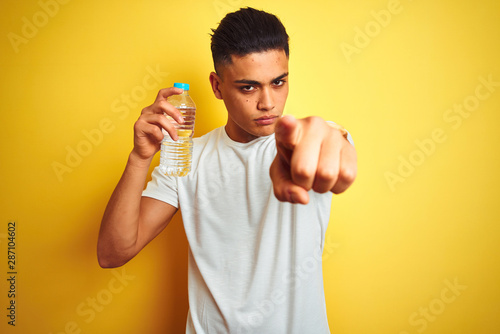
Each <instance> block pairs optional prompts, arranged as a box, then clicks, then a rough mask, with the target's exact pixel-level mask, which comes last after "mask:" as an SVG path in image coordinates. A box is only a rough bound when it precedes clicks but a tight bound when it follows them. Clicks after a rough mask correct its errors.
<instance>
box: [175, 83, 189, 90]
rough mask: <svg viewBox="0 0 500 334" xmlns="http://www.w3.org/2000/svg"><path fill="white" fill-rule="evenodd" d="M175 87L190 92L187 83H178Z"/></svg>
mask: <svg viewBox="0 0 500 334" xmlns="http://www.w3.org/2000/svg"><path fill="white" fill-rule="evenodd" d="M174 87H175V88H182V89H184V90H189V84H187V83H180V82H176V83H174Z"/></svg>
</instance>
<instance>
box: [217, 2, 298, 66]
mask: <svg viewBox="0 0 500 334" xmlns="http://www.w3.org/2000/svg"><path fill="white" fill-rule="evenodd" d="M212 32H213V34H212V42H211V49H212V58H213V61H214V68H215V70H216V71H217V66H218V65H227V64H231V56H232V55H237V56H245V55H247V54H249V53H253V52H263V51H269V50H284V51H285V53H286V56H287V57H288V56H289V53H290V51H289V47H288V34H287V33H286V29H285V27H284V26H283V24H282V23H281V21H280V20H279V19H278V18H277V17H276V16H275V15H273V14H269V13H266V12H264V11H262V10H257V9H254V8H251V7H247V8H241V9H239V10H238V11H236V12H233V13H229V14H227V15H226V16H225V17H224V18H223V19H222V21H220V23H219V26H218V27H217V29H212Z"/></svg>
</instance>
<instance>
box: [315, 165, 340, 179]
mask: <svg viewBox="0 0 500 334" xmlns="http://www.w3.org/2000/svg"><path fill="white" fill-rule="evenodd" d="M316 179H317V180H318V181H319V182H333V183H335V181H336V180H337V174H336V173H335V171H334V170H333V169H331V168H318V171H317V172H316Z"/></svg>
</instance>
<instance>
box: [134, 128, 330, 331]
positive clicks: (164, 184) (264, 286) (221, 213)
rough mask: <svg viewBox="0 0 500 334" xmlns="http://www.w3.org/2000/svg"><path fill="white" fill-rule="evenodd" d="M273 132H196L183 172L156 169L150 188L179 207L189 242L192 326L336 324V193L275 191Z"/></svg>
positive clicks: (318, 327) (315, 327) (321, 327)
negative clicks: (329, 310)
mask: <svg viewBox="0 0 500 334" xmlns="http://www.w3.org/2000/svg"><path fill="white" fill-rule="evenodd" d="M275 155H276V143H275V139H274V134H273V135H270V136H267V137H260V138H257V139H255V140H253V141H251V142H249V143H239V142H235V141H233V140H231V139H230V138H229V137H228V135H227V134H226V131H225V129H224V127H220V128H217V129H215V130H213V131H212V132H210V133H208V134H206V135H204V136H203V137H200V138H195V139H194V148H193V164H192V169H191V172H190V173H189V174H188V175H187V176H185V177H179V178H176V177H168V176H165V175H162V174H161V173H160V172H159V170H158V168H156V169H155V170H154V172H153V179H152V181H150V182H149V183H148V186H147V188H146V190H145V191H144V193H143V196H148V197H152V198H155V199H158V200H161V201H164V202H166V203H169V204H171V205H173V206H175V207H177V208H180V210H181V213H182V219H183V222H184V228H185V231H186V235H187V239H188V242H189V264H188V267H189V273H188V277H189V279H188V289H189V308H190V310H189V313H188V319H187V326H186V333H189V334H192V333H196V334H213V333H217V334H219V333H259V334H280V333H286V334H308V333H311V334H324V333H330V331H329V328H328V319H327V315H326V306H325V297H324V290H323V274H322V266H321V257H322V252H323V244H324V238H325V231H326V228H327V225H328V220H329V216H330V205H331V200H332V193H331V192H328V193H325V194H318V193H315V192H313V191H310V192H309V196H310V201H309V204H307V205H300V204H291V203H283V202H280V201H278V200H277V199H276V197H275V196H274V193H273V187H272V183H271V179H270V176H269V167H270V165H271V163H272V161H273V159H274V157H275Z"/></svg>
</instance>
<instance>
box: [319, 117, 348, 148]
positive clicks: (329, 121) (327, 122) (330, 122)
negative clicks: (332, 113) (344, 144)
mask: <svg viewBox="0 0 500 334" xmlns="http://www.w3.org/2000/svg"><path fill="white" fill-rule="evenodd" d="M326 122H327V123H332V124H337V123H335V122H333V121H326ZM346 131H347V141H349V143H351V145H352V146H354V141H353V140H352V137H351V133H350V132H349V131H348V130H347V129H346Z"/></svg>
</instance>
